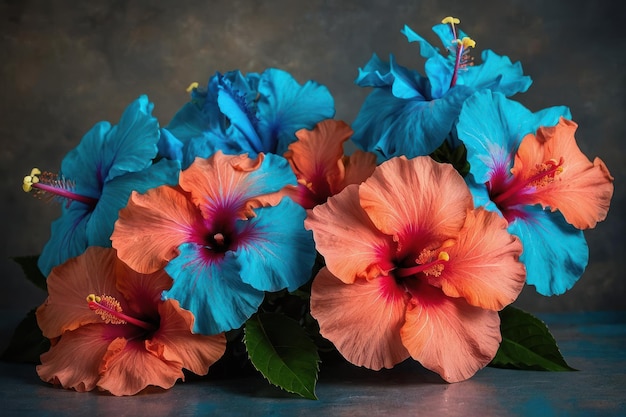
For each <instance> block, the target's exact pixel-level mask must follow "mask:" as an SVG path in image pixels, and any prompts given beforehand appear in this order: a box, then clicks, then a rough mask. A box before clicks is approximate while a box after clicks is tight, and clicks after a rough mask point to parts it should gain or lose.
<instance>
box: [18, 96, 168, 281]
mask: <svg viewBox="0 0 626 417" xmlns="http://www.w3.org/2000/svg"><path fill="white" fill-rule="evenodd" d="M153 107H154V105H153V104H152V103H151V102H149V101H148V97H146V96H141V97H139V98H138V99H137V100H135V101H134V102H133V103H132V104H130V106H128V108H127V109H126V110H125V111H124V114H123V115H122V117H121V119H120V121H119V123H118V125H117V126H111V124H110V123H108V122H99V123H97V124H96V125H95V126H94V127H93V128H91V130H89V132H87V133H86V134H85V136H84V137H83V138H82V139H81V141H80V143H79V144H78V146H77V147H76V148H74V149H73V150H71V151H70V152H69V153H68V154H67V155H66V156H65V158H63V161H62V162H61V171H60V173H59V174H51V173H48V172H44V173H41V172H40V171H39V170H34V172H32V173H31V175H30V176H27V178H25V186H24V189H25V190H26V189H27V188H30V189H32V190H33V191H35V192H36V193H37V194H39V195H46V196H48V197H50V198H53V199H58V200H62V201H63V202H64V204H63V207H62V213H61V216H60V217H59V218H58V219H57V220H55V221H54V222H53V223H52V229H51V235H50V240H49V241H48V242H47V243H46V245H45V246H44V248H43V251H42V253H41V256H40V257H39V262H38V265H39V269H40V270H41V272H42V273H43V274H45V275H48V274H49V273H50V270H51V269H52V268H53V267H55V266H56V265H59V264H61V263H63V262H65V261H66V260H67V259H69V258H72V257H75V256H78V255H80V254H82V253H83V252H84V251H85V249H87V247H88V246H104V247H109V246H111V241H110V236H111V233H112V232H113V225H114V223H115V221H116V220H117V216H118V211H119V210H120V209H121V208H122V207H124V206H125V205H126V202H127V201H128V197H129V196H130V194H131V192H132V191H133V190H138V191H146V190H147V189H149V188H152V187H156V186H158V185H161V184H175V183H177V181H178V173H179V171H180V164H179V163H178V162H176V161H167V160H162V161H160V162H158V163H156V164H153V159H154V158H155V156H156V155H157V143H158V141H159V136H160V134H159V125H158V122H157V120H156V118H154V117H153V116H152V109H153ZM26 179H29V182H30V186H28V187H27V185H26Z"/></svg>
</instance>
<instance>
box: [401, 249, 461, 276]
mask: <svg viewBox="0 0 626 417" xmlns="http://www.w3.org/2000/svg"><path fill="white" fill-rule="evenodd" d="M426 252H428V253H432V251H423V252H422V253H421V254H420V256H419V258H417V260H416V263H417V264H416V265H415V266H411V267H408V268H396V269H395V271H394V273H395V276H396V277H398V278H405V277H409V276H412V275H416V274H419V273H420V272H422V273H424V274H425V275H432V276H436V277H438V276H439V275H441V272H442V271H443V268H444V263H445V262H447V261H449V260H450V255H448V252H445V251H441V252H439V254H438V255H437V259H435V260H433V261H426V262H425V261H424V260H423V258H425V256H424V255H426Z"/></svg>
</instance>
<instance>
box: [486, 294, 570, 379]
mask: <svg viewBox="0 0 626 417" xmlns="http://www.w3.org/2000/svg"><path fill="white" fill-rule="evenodd" d="M500 320H501V324H500V329H501V332H502V343H501V344H500V349H498V353H496V356H495V358H493V360H492V361H491V364H490V365H491V366H494V367H499V368H513V369H526V370H539V371H575V370H576V369H574V368H572V367H571V366H569V365H568V364H567V362H565V359H563V356H562V355H561V352H560V351H559V347H558V346H557V344H556V340H554V337H553V336H552V334H551V333H550V330H548V327H547V326H546V325H545V323H544V322H542V321H541V320H539V319H538V318H536V317H534V316H532V315H531V314H528V313H526V312H524V311H522V310H520V309H517V308H515V307H511V306H508V307H506V308H505V309H504V310H502V311H501V312H500Z"/></svg>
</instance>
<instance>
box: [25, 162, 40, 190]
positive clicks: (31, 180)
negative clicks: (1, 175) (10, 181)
mask: <svg viewBox="0 0 626 417" xmlns="http://www.w3.org/2000/svg"><path fill="white" fill-rule="evenodd" d="M39 175H41V171H40V170H39V169H38V168H33V169H31V171H30V175H27V176H25V177H24V181H23V183H22V190H24V191H25V192H27V193H28V192H30V190H32V189H33V184H37V183H38V182H39Z"/></svg>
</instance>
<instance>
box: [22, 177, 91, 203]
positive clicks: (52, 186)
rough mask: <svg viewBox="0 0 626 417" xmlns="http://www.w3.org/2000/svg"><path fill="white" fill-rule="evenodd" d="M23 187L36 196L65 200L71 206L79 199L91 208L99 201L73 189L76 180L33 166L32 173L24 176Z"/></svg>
mask: <svg viewBox="0 0 626 417" xmlns="http://www.w3.org/2000/svg"><path fill="white" fill-rule="evenodd" d="M22 189H23V190H24V191H25V192H31V191H32V192H33V194H34V195H35V196H36V197H39V198H43V199H48V200H54V199H60V200H65V201H66V202H67V205H68V206H69V204H70V202H72V201H78V202H80V203H83V204H85V205H87V206H89V207H91V208H93V207H95V206H96V204H97V203H98V199H97V198H92V197H88V196H84V195H80V194H77V193H75V192H74V191H73V189H74V182H73V181H70V180H67V179H65V178H64V177H62V176H59V175H57V174H53V173H51V172H43V173H42V172H41V171H40V170H39V169H37V168H33V169H32V170H31V172H30V175H27V176H25V177H24V181H23V184H22Z"/></svg>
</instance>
